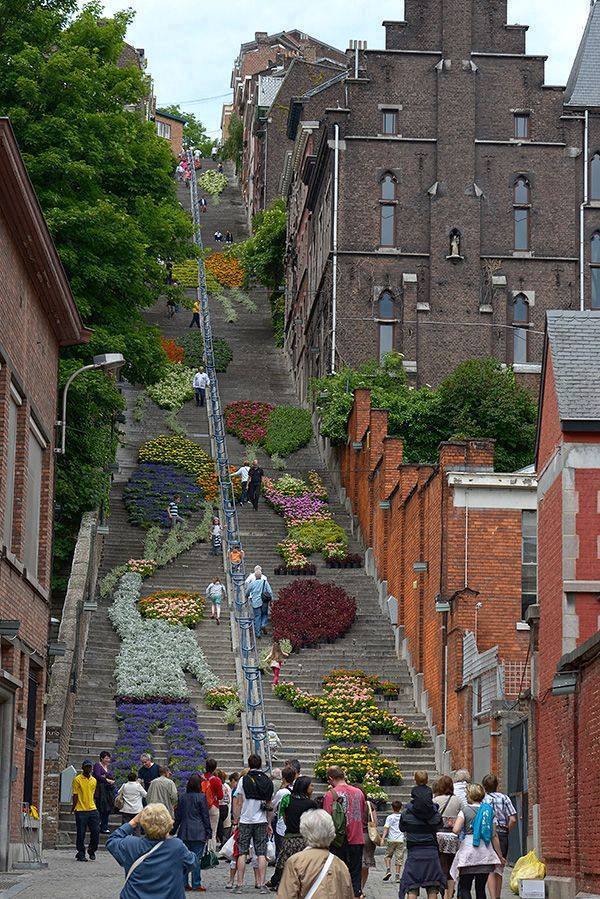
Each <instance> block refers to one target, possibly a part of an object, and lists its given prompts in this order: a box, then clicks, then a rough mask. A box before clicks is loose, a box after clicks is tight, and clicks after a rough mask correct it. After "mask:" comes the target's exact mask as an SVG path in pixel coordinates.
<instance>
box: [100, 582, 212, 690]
mask: <svg viewBox="0 0 600 899" xmlns="http://www.w3.org/2000/svg"><path fill="white" fill-rule="evenodd" d="M141 588H142V578H141V576H140V575H139V574H136V573H135V572H129V573H127V574H124V575H123V577H122V578H121V580H120V581H119V584H118V586H117V589H116V591H115V594H114V599H113V604H112V606H111V607H110V608H109V610H108V617H109V618H110V620H111V622H112V625H113V627H114V629H115V630H116V632H117V633H118V634H119V636H120V638H121V640H122V641H123V642H122V645H121V649H120V651H119V655H118V656H117V661H116V665H115V676H116V682H117V689H116V692H117V694H118V695H119V696H133V697H136V698H137V699H146V698H150V697H157V696H161V697H164V698H170V699H187V698H188V696H189V691H188V688H187V685H186V682H185V674H184V672H185V671H189V672H190V674H193V675H194V677H195V678H196V680H197V681H198V682H199V683H200V684H201V685H202V687H203V688H204V689H205V690H207V689H209V688H210V687H216V686H217V685H218V683H219V679H218V677H217V676H216V675H215V674H214V672H213V671H212V670H211V669H210V667H209V666H208V664H207V662H206V659H205V658H204V653H203V652H202V650H201V649H200V647H199V646H198V644H197V643H196V638H195V636H194V634H193V633H192V631H190V630H189V629H188V628H187V627H181V626H178V625H172V624H167V622H165V621H155V620H154V621H148V620H144V619H143V618H142V617H141V615H140V613H139V611H138V608H137V601H138V599H139V598H140V593H141Z"/></svg>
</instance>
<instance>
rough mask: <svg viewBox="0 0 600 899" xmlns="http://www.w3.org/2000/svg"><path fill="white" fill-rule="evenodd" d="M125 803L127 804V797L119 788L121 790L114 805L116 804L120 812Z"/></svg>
mask: <svg viewBox="0 0 600 899" xmlns="http://www.w3.org/2000/svg"><path fill="white" fill-rule="evenodd" d="M124 805H125V799H124V797H123V794H122V792H121V790H119V792H118V793H117V795H116V796H115V801H114V806H115V808H116V810H117V811H118V812H120V811H121V809H122V808H123V806H124Z"/></svg>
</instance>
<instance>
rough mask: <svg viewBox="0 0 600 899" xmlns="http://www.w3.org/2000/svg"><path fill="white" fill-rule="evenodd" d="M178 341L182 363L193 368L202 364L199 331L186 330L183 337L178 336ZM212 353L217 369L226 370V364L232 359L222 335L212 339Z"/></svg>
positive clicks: (202, 357) (202, 340) (201, 338)
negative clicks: (181, 353) (181, 349)
mask: <svg viewBox="0 0 600 899" xmlns="http://www.w3.org/2000/svg"><path fill="white" fill-rule="evenodd" d="M178 343H179V345H180V346H182V347H183V364H184V365H187V366H188V368H193V369H198V368H199V367H200V366H201V365H204V338H203V337H202V332H201V331H188V333H187V334H184V335H183V337H180V338H178ZM213 353H214V357H215V368H216V369H217V371H218V372H225V371H227V366H228V365H229V363H230V362H231V360H232V359H233V353H232V351H231V346H230V344H229V343H228V342H227V341H226V340H224V339H223V338H222V337H218V338H217V339H216V340H213Z"/></svg>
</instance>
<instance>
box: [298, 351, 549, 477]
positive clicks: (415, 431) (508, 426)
mask: <svg viewBox="0 0 600 899" xmlns="http://www.w3.org/2000/svg"><path fill="white" fill-rule="evenodd" d="M401 364H402V357H400V356H399V355H398V354H390V355H389V356H387V357H386V359H385V360H384V362H383V364H382V365H379V364H378V363H376V362H367V363H365V364H364V365H362V366H360V368H358V369H342V370H340V371H339V372H338V373H337V374H336V375H333V376H329V377H326V378H320V379H318V380H315V381H313V384H312V391H313V395H314V397H315V399H316V404H317V409H318V411H319V414H320V415H321V434H322V435H323V436H325V437H329V438H330V439H331V440H332V441H333V442H334V443H340V442H345V441H346V436H347V434H346V425H347V420H348V415H349V413H350V410H351V409H352V403H353V391H354V390H355V389H356V388H358V387H366V388H369V389H370V390H371V402H372V405H373V407H374V408H378V409H388V410H389V434H390V435H391V436H398V437H402V438H403V440H404V442H405V447H404V458H405V460H406V461H407V462H435V461H436V459H437V451H438V446H439V444H440V442H441V441H442V440H448V439H449V438H451V437H462V438H466V437H488V438H493V439H494V440H495V441H496V456H495V466H496V469H497V470H499V471H516V470H518V469H519V468H523V467H524V466H525V465H529V464H530V463H531V461H532V459H533V444H534V439H535V422H536V405H535V402H534V400H533V399H532V398H531V395H530V394H529V393H528V392H527V391H526V390H525V389H524V388H523V387H521V386H519V385H518V384H517V382H516V379H515V376H514V372H513V371H512V369H503V368H502V366H501V365H500V363H499V362H498V361H497V360H496V359H471V360H468V361H467V362H463V363H461V364H460V365H459V366H458V367H457V368H456V369H455V371H454V372H453V373H452V374H451V375H449V376H448V377H447V378H446V379H445V380H444V381H443V382H442V383H441V384H440V386H439V387H438V388H437V390H432V389H430V388H428V387H422V388H421V389H419V390H411V389H410V388H408V386H407V384H406V378H405V376H404V373H403V372H402V371H401Z"/></svg>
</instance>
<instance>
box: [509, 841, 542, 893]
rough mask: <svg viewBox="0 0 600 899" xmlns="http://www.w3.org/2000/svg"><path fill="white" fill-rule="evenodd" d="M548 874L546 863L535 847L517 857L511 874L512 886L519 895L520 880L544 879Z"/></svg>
mask: <svg viewBox="0 0 600 899" xmlns="http://www.w3.org/2000/svg"><path fill="white" fill-rule="evenodd" d="M545 876H546V865H545V864H544V863H543V862H541V861H540V860H539V858H538V857H537V855H536V852H535V849H532V850H531V852H528V853H527V855H522V856H521V858H519V859H517V861H516V862H515V866H514V868H513V869H512V874H511V876H510V888H511V890H512V891H513V893H515V895H517V896H518V895H519V881H520V880H543V879H544V877H545Z"/></svg>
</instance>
